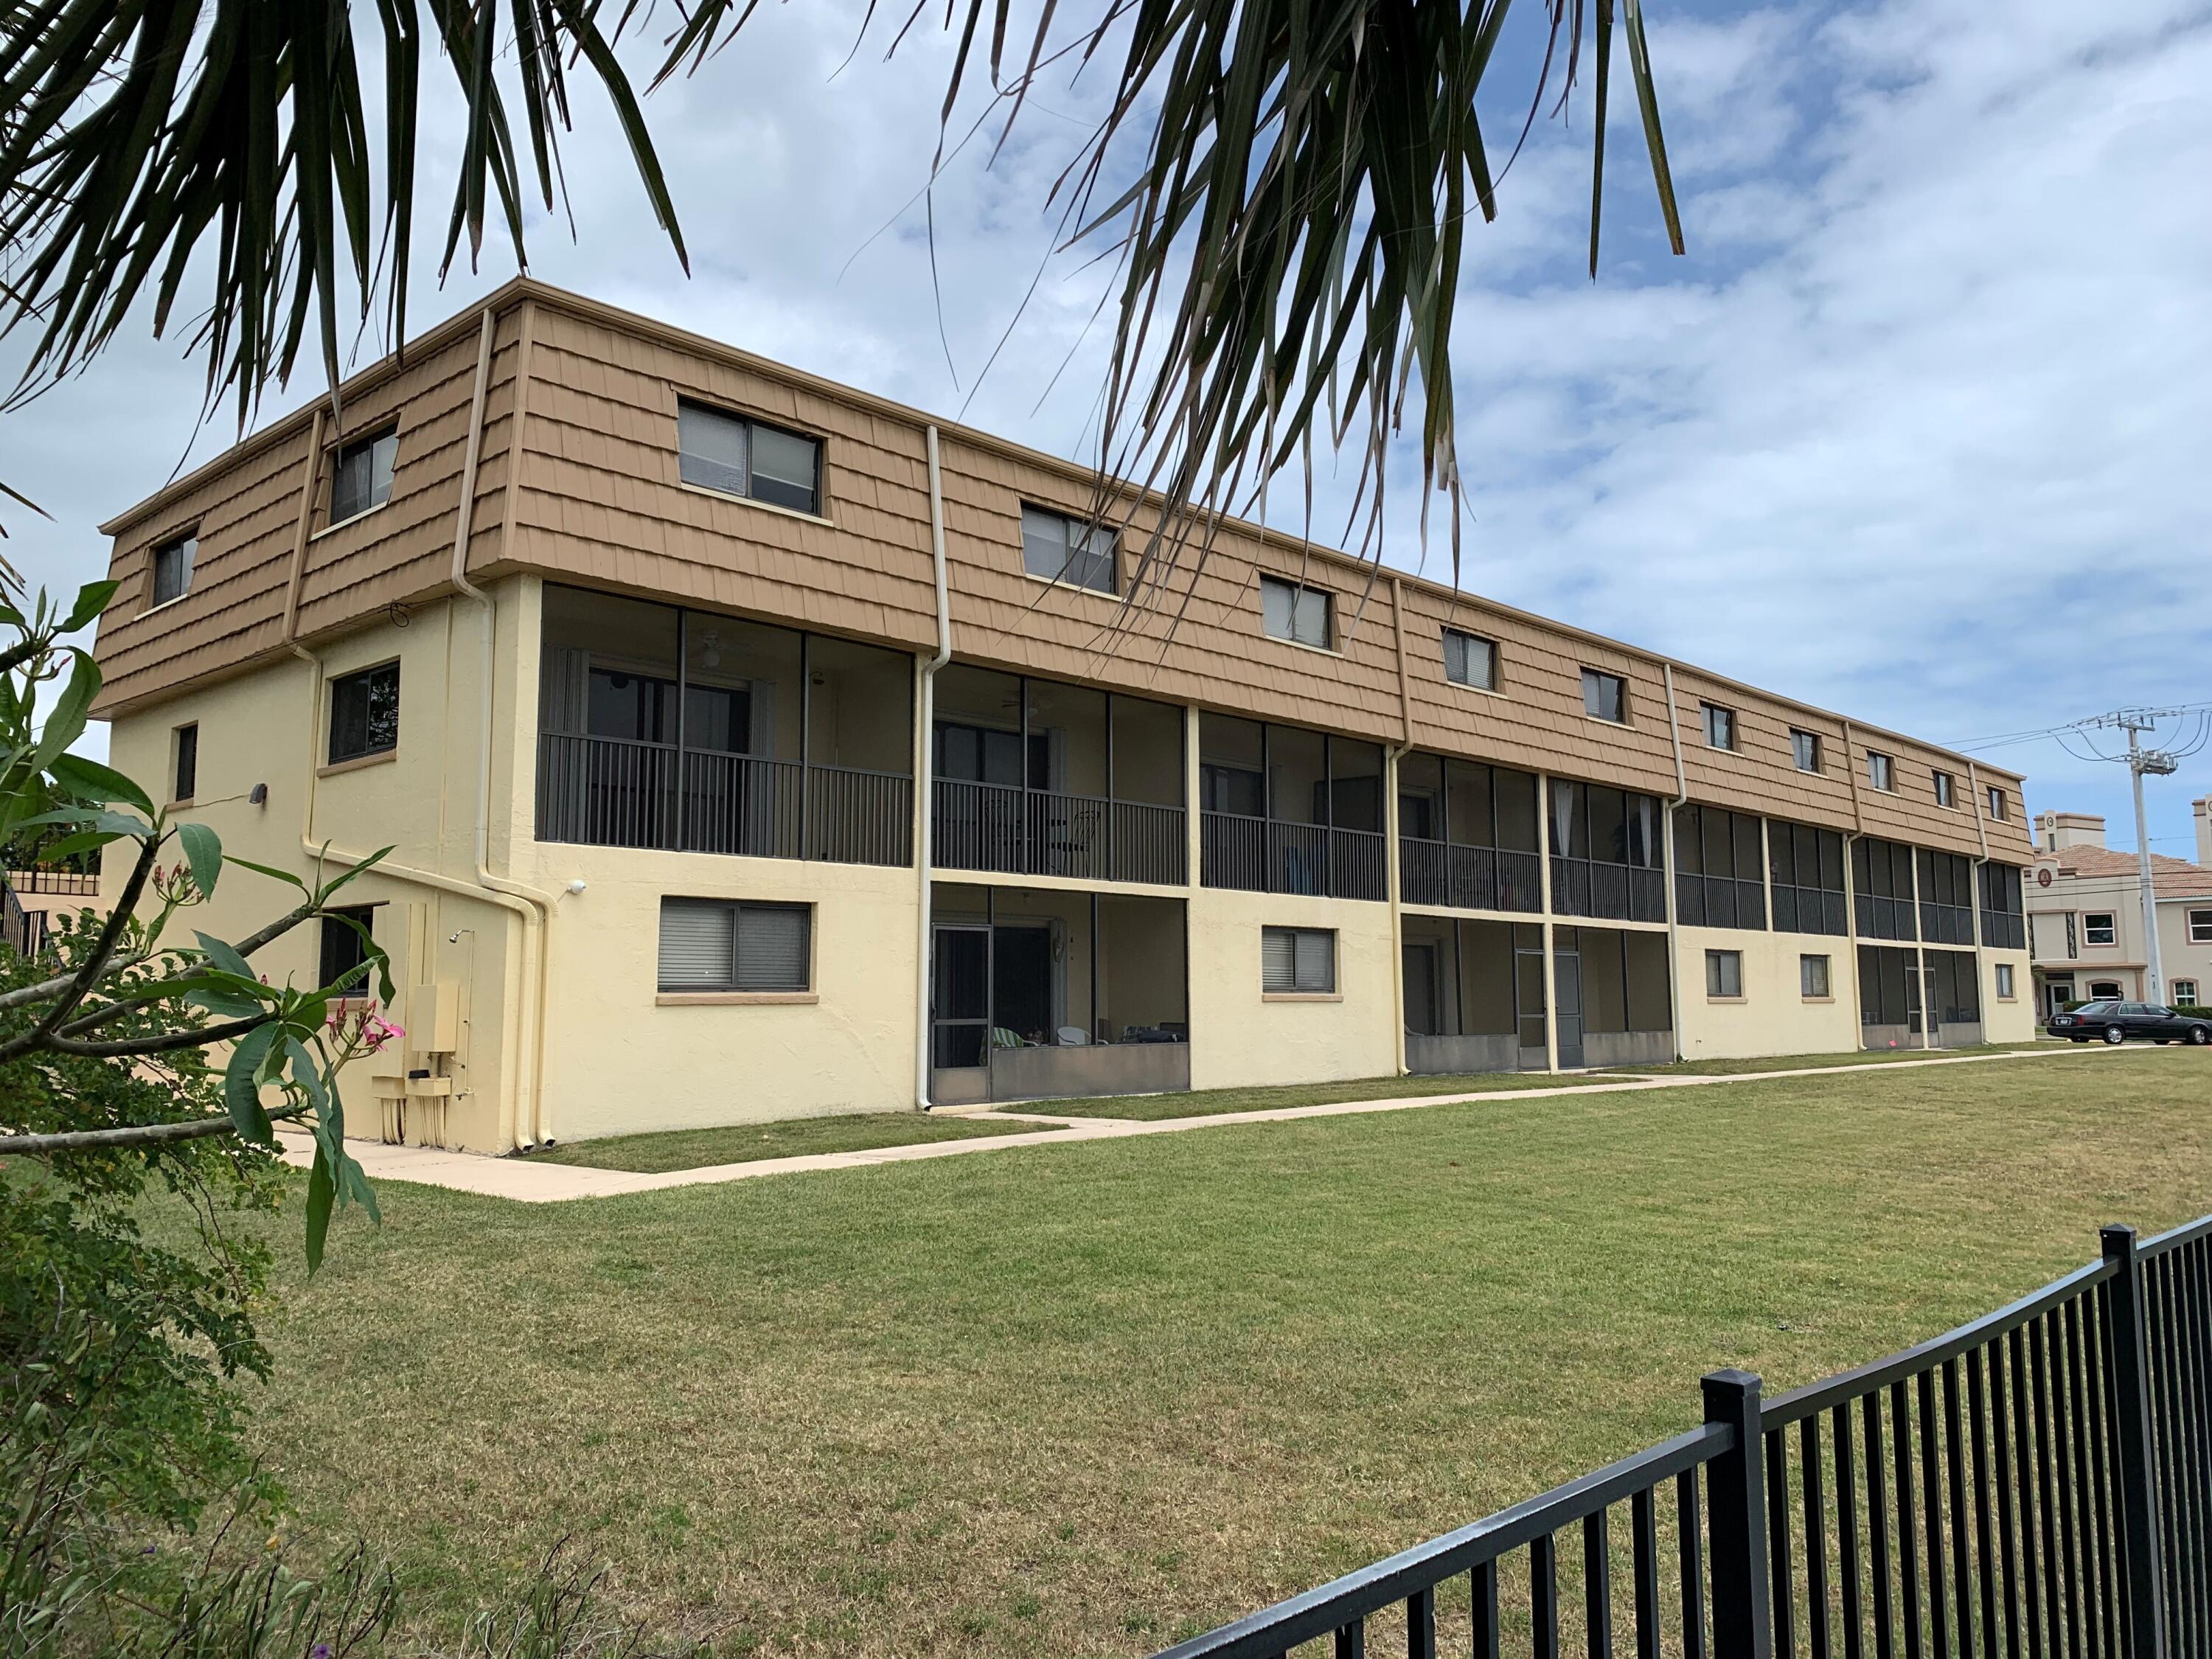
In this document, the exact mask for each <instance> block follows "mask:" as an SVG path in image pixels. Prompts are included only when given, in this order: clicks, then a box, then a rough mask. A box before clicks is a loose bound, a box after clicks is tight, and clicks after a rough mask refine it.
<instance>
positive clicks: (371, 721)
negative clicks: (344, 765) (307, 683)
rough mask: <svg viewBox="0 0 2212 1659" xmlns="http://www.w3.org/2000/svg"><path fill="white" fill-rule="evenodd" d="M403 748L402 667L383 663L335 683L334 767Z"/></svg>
mask: <svg viewBox="0 0 2212 1659" xmlns="http://www.w3.org/2000/svg"><path fill="white" fill-rule="evenodd" d="M398 747H399V665H398V663H396V662H387V663H380V664H379V665H377V666H376V667H374V668H364V669H362V671H360V672H359V673H358V674H345V675H341V676H340V677H339V678H337V679H334V680H332V681H331V746H330V764H331V765H332V766H336V765H337V763H339V762H341V761H349V760H359V759H361V758H362V757H363V756H365V755H384V754H389V753H390V752H391V751H392V750H394V749H397V748H398Z"/></svg>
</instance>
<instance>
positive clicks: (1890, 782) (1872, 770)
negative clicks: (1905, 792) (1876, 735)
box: [1867, 749, 1897, 794]
mask: <svg viewBox="0 0 2212 1659" xmlns="http://www.w3.org/2000/svg"><path fill="white" fill-rule="evenodd" d="M1867 781H1868V782H1869V783H1871V784H1872V785H1874V787H1875V788H1877V789H1879V790H1881V791H1882V793H1885V794H1887V793H1889V792H1890V791H1891V790H1893V789H1894V788H1896V787H1897V763H1896V762H1894V761H1893V760H1891V759H1890V757H1888V756H1887V755H1884V754H1879V753H1877V752H1875V750H1871V749H1869V750H1867Z"/></svg>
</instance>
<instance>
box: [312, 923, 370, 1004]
mask: <svg viewBox="0 0 2212 1659" xmlns="http://www.w3.org/2000/svg"><path fill="white" fill-rule="evenodd" d="M375 922H376V907H375V906H374V905H373V904H356V905H352V906H349V907H347V908H343V909H335V910H327V911H325V912H324V913H323V918H322V928H323V936H322V963H321V972H322V975H323V976H322V979H321V980H320V981H319V983H320V984H323V985H335V984H337V982H338V981H339V979H340V978H341V977H343V975H347V974H349V973H352V972H353V970H354V969H356V968H358V967H360V966H361V964H362V963H364V962H367V961H368V942H367V941H366V940H364V939H362V934H363V933H368V934H370V935H372V936H374V933H375ZM346 994H348V995H349V996H367V995H368V975H359V976H357V977H356V979H355V980H354V981H353V983H352V984H350V985H349V986H347V987H346Z"/></svg>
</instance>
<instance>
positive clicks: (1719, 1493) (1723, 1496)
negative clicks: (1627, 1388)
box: [1699, 1370, 1774, 1659]
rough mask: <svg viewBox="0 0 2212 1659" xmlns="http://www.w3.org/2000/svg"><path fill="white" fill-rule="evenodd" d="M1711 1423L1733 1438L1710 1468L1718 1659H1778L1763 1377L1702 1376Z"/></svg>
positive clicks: (1742, 1374) (1737, 1374)
mask: <svg viewBox="0 0 2212 1659" xmlns="http://www.w3.org/2000/svg"><path fill="white" fill-rule="evenodd" d="M1699 1388H1700V1389H1701V1390H1702V1391H1703V1393H1704V1395H1705V1421H1706V1422H1707V1423H1718V1424H1725V1425H1728V1427H1729V1429H1730V1430H1732V1431H1734V1433H1735V1444H1734V1445H1733V1446H1731V1447H1730V1448H1729V1449H1728V1450H1727V1451H1725V1452H1723V1453H1722V1454H1721V1455H1719V1456H1718V1457H1716V1458H1715V1459H1713V1461H1712V1462H1711V1463H1709V1464H1707V1465H1706V1466H1705V1478H1706V1480H1707V1481H1708V1483H1709V1486H1710V1491H1711V1520H1710V1522H1708V1531H1707V1537H1708V1539H1709V1546H1708V1547H1709V1548H1710V1550H1711V1557H1712V1607H1713V1655H1712V1659H1773V1654H1774V1613H1773V1607H1772V1606H1771V1602H1770V1601H1769V1594H1770V1592H1769V1589H1768V1585H1767V1576H1766V1436H1765V1425H1764V1421H1763V1413H1762V1412H1761V1408H1760V1403H1759V1379H1758V1378H1757V1377H1756V1376H1753V1375H1752V1374H1751V1373H1750V1372H1749V1371H1741V1370H1722V1371H1714V1372H1711V1373H1710V1374H1709V1375H1707V1376H1705V1377H1703V1378H1701V1379H1700V1380H1699Z"/></svg>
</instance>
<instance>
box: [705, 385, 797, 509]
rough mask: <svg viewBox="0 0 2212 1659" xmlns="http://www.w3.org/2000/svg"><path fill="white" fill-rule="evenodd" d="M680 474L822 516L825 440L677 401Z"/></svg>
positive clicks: (726, 490) (726, 491)
mask: <svg viewBox="0 0 2212 1659" xmlns="http://www.w3.org/2000/svg"><path fill="white" fill-rule="evenodd" d="M676 446H677V449H678V452H679V453H678V458H677V463H676V471H677V476H678V477H680V478H681V479H683V481H684V483H688V484H696V485H697V486H698V487H699V488H700V489H712V490H716V491H719V492H720V494H722V495H743V496H744V497H746V498H747V499H748V500H750V501H765V502H767V503H768V504H769V506H770V507H789V508H790V509H791V510H792V511H793V512H794V513H811V514H816V515H819V513H821V510H822V441H821V440H820V439H819V438H810V437H807V436H805V435H804V434H802V433H798V432H786V431H785V430H783V428H781V427H774V426H768V425H764V424H763V422H759V421H749V420H747V419H745V418H744V416H738V415H729V414H725V413H724V412H723V411H722V410H719V409H710V408H708V406H707V405H706V404H695V403H692V402H691V401H690V400H689V399H688V398H687V399H684V400H683V401H680V402H678V404H677V405H676Z"/></svg>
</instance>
